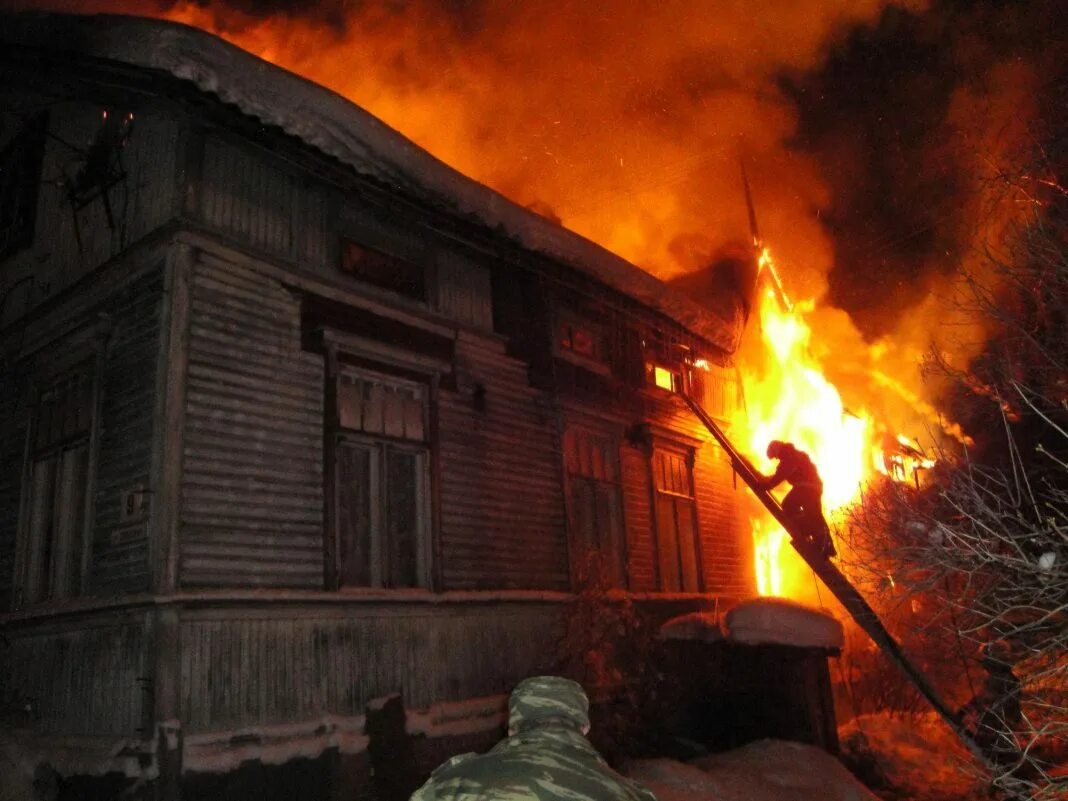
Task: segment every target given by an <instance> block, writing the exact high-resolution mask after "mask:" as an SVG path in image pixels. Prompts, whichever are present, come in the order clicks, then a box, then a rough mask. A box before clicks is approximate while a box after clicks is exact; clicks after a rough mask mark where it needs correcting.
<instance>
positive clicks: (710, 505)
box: [648, 396, 754, 597]
mask: <svg viewBox="0 0 1068 801" xmlns="http://www.w3.org/2000/svg"><path fill="white" fill-rule="evenodd" d="M648 419H650V420H655V421H656V422H657V424H658V425H659V426H661V427H663V428H665V429H667V430H669V431H676V432H678V433H679V434H681V435H683V436H685V437H687V438H689V439H690V440H692V441H698V442H701V443H702V444H701V445H700V447H698V448H697V449H696V453H695V459H694V468H693V473H694V488H695V491H696V500H697V523H698V526H699V528H700V538H701V540H700V541H701V569H702V575H703V580H704V589H705V591H706V592H712V593H715V594H717V595H724V596H728V597H749V596H751V595H753V594H754V587H753V586H752V582H753V576H752V569H751V568H750V567H749V565H748V564H747V563H746V561H745V560H746V554H747V553H748V548H747V547H746V541H747V538H748V536H749V535H748V532H746V531H743V529H744V528H745V521H744V520H743V519H742V516H741V514H740V512H741V509H742V508H743V507H742V505H741V498H740V494H741V493H742V492H745V491H746V490H745V488H744V486H739V487H735V486H734V484H733V481H732V475H733V473H732V468H731V466H730V459H729V458H728V457H727V454H726V453H725V452H724V451H723V449H722V448H720V447H719V445H717V444H716V443H715V441H713V440H712V439H711V436H710V435H709V433H708V432H707V431H706V430H705V428H704V427H703V426H702V425H701V422H700V421H699V420H697V418H695V417H694V416H693V415H692V414H691V413H690V411H689V410H688V409H687V408H686V407H685V406H684V405H683V403H682V401H681V399H679V398H677V397H675V396H665V397H662V398H658V399H657V400H655V401H653V402H652V403H651V408H650V410H649V414H648Z"/></svg>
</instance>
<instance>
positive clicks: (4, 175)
mask: <svg viewBox="0 0 1068 801" xmlns="http://www.w3.org/2000/svg"><path fill="white" fill-rule="evenodd" d="M47 130H48V115H47V114H44V113H42V114H38V115H37V116H35V117H33V118H32V119H30V120H29V121H27V122H26V123H25V124H24V125H23V126H22V129H21V130H20V131H19V132H18V133H17V134H15V136H14V137H13V138H12V139H11V140H10V141H9V142H8V143H7V144H6V145H5V146H4V148H3V149H2V150H0V259H6V258H7V257H8V256H10V255H11V254H13V253H15V252H16V251H18V250H21V249H22V248H24V247H26V246H27V245H29V244H31V243H32V242H33V223H34V217H35V215H36V212H37V187H38V186H39V185H40V183H41V162H42V160H43V158H44V143H45V134H46V132H47Z"/></svg>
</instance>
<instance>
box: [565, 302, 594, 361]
mask: <svg viewBox="0 0 1068 801" xmlns="http://www.w3.org/2000/svg"><path fill="white" fill-rule="evenodd" d="M601 340H602V334H601V330H600V328H598V326H597V325H596V324H594V323H592V322H590V321H588V320H583V319H582V318H581V317H579V316H578V315H576V314H574V313H573V312H570V311H566V310H561V311H558V312H557V324H556V341H557V344H558V346H559V349H560V353H562V354H571V355H574V356H581V357H582V358H584V359H590V360H592V361H603V360H604V346H603V344H602V341H601Z"/></svg>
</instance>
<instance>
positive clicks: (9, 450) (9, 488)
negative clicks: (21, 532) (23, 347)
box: [0, 366, 30, 612]
mask: <svg viewBox="0 0 1068 801" xmlns="http://www.w3.org/2000/svg"><path fill="white" fill-rule="evenodd" d="M28 381H29V376H27V375H26V374H25V370H24V368H23V369H20V368H18V367H15V366H7V367H6V369H4V370H2V371H0V387H3V391H0V465H4V468H3V469H2V470H0V612H3V611H7V610H9V609H10V608H11V601H12V592H13V590H14V587H13V583H14V579H15V545H16V540H17V537H18V524H19V500H20V493H21V489H22V488H21V481H22V463H23V459H24V458H25V453H26V427H27V425H28V424H29V419H30V412H29V409H28V408H27V399H28V395H29V392H28V391H27V384H28Z"/></svg>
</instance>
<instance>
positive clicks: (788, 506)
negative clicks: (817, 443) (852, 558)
mask: <svg viewBox="0 0 1068 801" xmlns="http://www.w3.org/2000/svg"><path fill="white" fill-rule="evenodd" d="M768 458H769V459H778V460H779V466H778V467H777V468H776V469H775V473H774V474H773V475H771V476H766V477H765V478H764V480H763V481H762V482H761V484H760V488H761V489H763V490H765V491H768V492H770V491H771V490H773V489H775V487H777V486H779V484H781V483H782V482H784V481H785V482H787V483H789V484H790V491H789V492H788V493H786V497H785V498H783V499H782V510H783V512H784V513H785V514H786V516H787V517H789V518H790V519H791V520H794V521H797V529H798V534H799V535H800V536H801V538H802V539H803V540H805V541H806V542H809V543H812V544H814V545H816V546H818V548H819V553H820V554H821V555H822V556H825V557H827V558H830V557H832V556H835V555H836V551H835V549H834V543H833V542H832V540H831V531H830V529H829V528H828V527H827V521H826V520H825V519H824V517H823V503H822V500H823V481H822V480H821V479H820V474H819V471H818V470H816V465H814V464H812V460H811V459H809V458H808V454H807V453H805V452H803V451H799V450H798V449H797V448H795V447H794V446H793V445H791V444H790V443H789V442H781V441H779V440H777V439H776V440H772V441H771V442H770V443H769V444H768Z"/></svg>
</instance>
